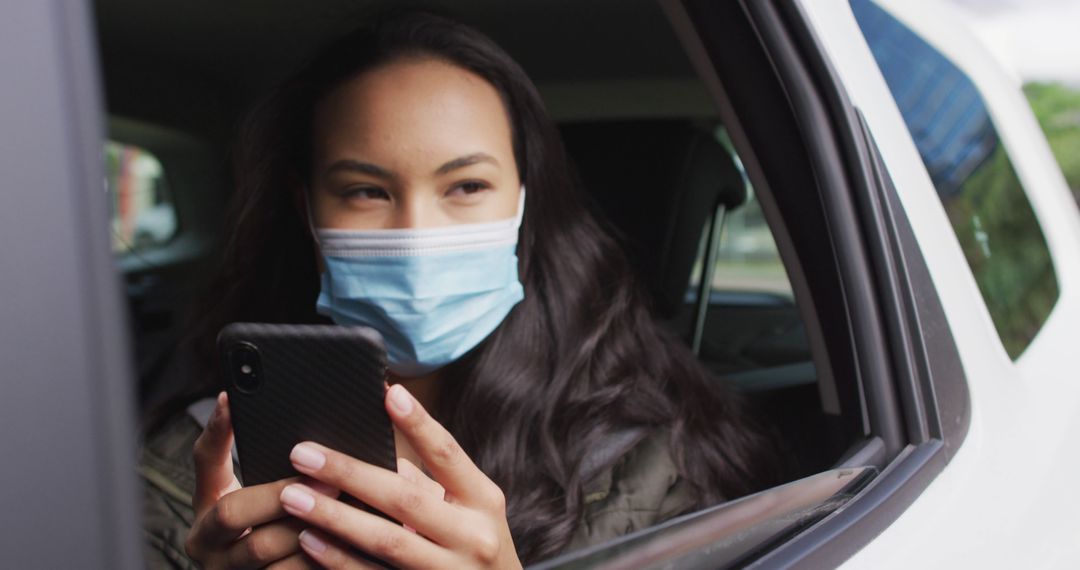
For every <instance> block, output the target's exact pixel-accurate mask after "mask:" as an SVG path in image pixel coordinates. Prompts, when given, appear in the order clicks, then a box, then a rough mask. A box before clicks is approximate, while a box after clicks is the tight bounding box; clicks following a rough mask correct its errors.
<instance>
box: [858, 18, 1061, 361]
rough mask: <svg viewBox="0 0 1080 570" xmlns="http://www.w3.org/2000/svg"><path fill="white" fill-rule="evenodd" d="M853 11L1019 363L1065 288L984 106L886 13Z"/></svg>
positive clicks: (964, 80)
mask: <svg viewBox="0 0 1080 570" xmlns="http://www.w3.org/2000/svg"><path fill="white" fill-rule="evenodd" d="M851 5H852V9H853V11H854V13H855V17H856V20H857V21H858V22H859V26H860V28H861V29H862V32H863V35H864V36H865V37H866V41H867V44H868V45H869V46H870V50H871V52H872V53H873V54H874V59H875V60H876V61H877V63H878V66H879V67H880V68H881V72H882V75H884V77H885V81H886V83H888V85H889V90H890V91H891V92H892V94H893V98H894V99H896V103H897V106H898V107H899V108H900V112H901V114H902V115H903V117H904V122H905V123H906V124H907V127H908V130H909V132H910V133H911V137H912V139H913V140H914V141H915V145H916V147H918V149H919V154H920V155H921V156H922V160H923V162H924V163H925V165H926V169H927V171H928V172H929V173H930V177H931V179H932V180H933V181H934V186H935V187H936V188H937V192H938V197H939V198H940V199H941V203H942V205H944V207H945V211H946V212H947V213H948V216H949V220H950V222H951V223H952V226H953V231H954V232H956V237H957V238H958V239H959V241H960V245H961V247H962V248H963V250H964V256H965V257H966V258H967V262H968V265H969V266H970V267H971V271H972V273H973V274H974V276H975V281H976V283H978V286H979V291H980V292H981V293H982V297H983V299H984V301H985V302H986V306H987V308H988V309H989V311H990V316H991V318H993V321H994V326H995V328H996V329H997V332H998V336H1000V337H1001V341H1002V344H1004V346H1005V350H1006V351H1007V352H1008V353H1009V356H1010V357H1012V358H1014V359H1015V358H1016V357H1018V356H1019V355H1020V354H1021V353H1022V352H1023V351H1024V349H1025V348H1027V346H1028V344H1030V343H1031V339H1032V338H1034V337H1035V334H1036V333H1037V332H1038V331H1039V328H1040V327H1041V326H1042V323H1043V322H1044V321H1045V320H1046V317H1047V316H1048V315H1049V314H1050V311H1051V309H1052V308H1053V306H1054V303H1055V302H1056V301H1057V297H1058V284H1057V277H1056V275H1055V273H1054V266H1053V263H1052V261H1051V259H1050V252H1049V250H1048V249H1047V247H1046V240H1045V238H1044V237H1043V234H1042V231H1041V229H1040V228H1039V224H1038V221H1037V220H1036V218H1035V213H1034V212H1033V211H1032V209H1031V204H1030V203H1029V202H1028V200H1027V196H1026V195H1025V194H1024V189H1023V187H1022V186H1021V184H1020V180H1019V178H1018V177H1017V175H1016V171H1015V170H1014V169H1013V166H1012V163H1011V162H1010V161H1009V157H1008V154H1007V153H1006V152H1005V149H1004V148H1003V147H1002V145H1001V141H1000V137H999V136H998V133H997V130H996V129H995V128H994V123H993V121H992V120H991V118H990V115H989V113H988V112H987V109H986V103H985V102H984V101H983V99H982V96H981V95H980V94H979V92H978V90H977V89H976V88H975V85H974V84H973V83H972V82H971V80H970V79H969V78H968V77H967V76H966V75H964V73H963V72H962V71H960V69H959V68H957V67H956V66H955V65H953V64H952V62H950V61H949V60H947V59H946V58H945V56H943V55H942V54H941V53H939V52H938V51H937V50H935V49H934V48H933V47H931V46H930V45H929V44H927V43H926V42H925V41H923V40H922V39H921V38H919V37H918V36H917V35H915V33H913V32H912V31H911V30H910V29H908V28H907V27H905V26H904V25H903V24H901V23H900V22H899V21H898V20H896V19H895V18H893V17H892V16H891V15H889V14H888V13H887V12H885V11H884V10H883V9H881V8H880V7H878V6H877V5H875V4H873V3H872V2H870V1H869V0H853V1H852V3H851Z"/></svg>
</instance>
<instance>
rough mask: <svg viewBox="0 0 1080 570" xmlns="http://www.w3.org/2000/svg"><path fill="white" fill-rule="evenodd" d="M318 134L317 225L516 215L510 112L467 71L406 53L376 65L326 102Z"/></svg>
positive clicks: (319, 112) (319, 110)
mask: <svg viewBox="0 0 1080 570" xmlns="http://www.w3.org/2000/svg"><path fill="white" fill-rule="evenodd" d="M313 136H314V141H313V142H312V149H313V157H312V158H313V161H312V164H313V171H312V211H313V215H314V218H315V224H316V225H317V226H318V227H321V228H332V229H360V230H367V229H389V228H433V227H439V226H449V225H454V224H467V223H480V222H492V221H497V220H502V219H506V218H511V217H513V216H514V215H515V214H516V213H517V205H518V195H519V188H520V178H519V176H518V171H517V165H516V164H515V162H514V152H513V143H512V140H511V133H510V123H509V121H508V118H507V113H506V109H505V107H504V105H503V103H502V99H501V98H500V97H499V93H498V91H496V90H495V88H494V87H493V86H492V85H491V84H489V83H488V82H487V81H486V80H484V79H483V78H481V77H480V76H478V75H476V74H473V73H472V72H469V71H467V70H464V69H462V68H460V67H456V66H454V65H452V64H449V63H445V62H443V61H440V60H435V59H403V60H398V61H395V62H391V63H389V64H386V65H383V66H379V67H377V68H375V69H373V70H371V71H368V72H366V73H364V74H363V75H361V76H359V77H357V78H355V79H352V80H350V81H348V82H347V83H344V84H343V85H341V86H340V87H338V88H336V89H335V90H334V91H332V92H330V94H329V95H328V96H327V97H326V98H325V99H323V101H322V102H320V103H319V105H318V106H317V107H316V109H315V115H314V125H313Z"/></svg>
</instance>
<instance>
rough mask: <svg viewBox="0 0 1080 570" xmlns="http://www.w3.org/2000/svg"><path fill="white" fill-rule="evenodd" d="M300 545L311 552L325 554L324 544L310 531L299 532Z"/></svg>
mask: <svg viewBox="0 0 1080 570" xmlns="http://www.w3.org/2000/svg"><path fill="white" fill-rule="evenodd" d="M300 544H302V545H304V548H306V549H308V550H311V551H313V552H320V553H321V552H326V543H325V542H323V541H321V540H319V537H317V536H315V533H313V532H311V531H310V530H304V531H301V532H300Z"/></svg>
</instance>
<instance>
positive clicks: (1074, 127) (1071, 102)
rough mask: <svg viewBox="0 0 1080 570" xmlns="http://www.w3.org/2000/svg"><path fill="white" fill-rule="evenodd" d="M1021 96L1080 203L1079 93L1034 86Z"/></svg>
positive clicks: (1052, 85) (1055, 86)
mask: <svg viewBox="0 0 1080 570" xmlns="http://www.w3.org/2000/svg"><path fill="white" fill-rule="evenodd" d="M1024 94H1025V95H1027V99H1028V102H1029V103H1030V104H1031V108H1032V110H1034V111H1035V116H1036V117H1037V118H1038V119H1039V125H1040V126H1042V130H1043V132H1044V133H1046V138H1047V140H1049V141H1050V149H1051V150H1053V152H1054V156H1055V157H1056V158H1057V161H1058V164H1060V165H1061V170H1062V172H1064V173H1065V180H1066V181H1068V183H1069V188H1071V189H1072V192H1073V197H1074V198H1076V200H1077V202H1078V203H1080V90H1077V89H1071V88H1069V87H1066V86H1065V85H1062V84H1060V83H1038V82H1035V83H1028V84H1027V85H1024Z"/></svg>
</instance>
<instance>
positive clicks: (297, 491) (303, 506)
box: [281, 485, 315, 514]
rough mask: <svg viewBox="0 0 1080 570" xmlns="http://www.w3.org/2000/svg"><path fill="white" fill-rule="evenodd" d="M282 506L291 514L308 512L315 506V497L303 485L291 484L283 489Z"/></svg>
mask: <svg viewBox="0 0 1080 570" xmlns="http://www.w3.org/2000/svg"><path fill="white" fill-rule="evenodd" d="M281 506H283V507H285V510H286V511H288V512H289V513H290V514H299V513H308V512H311V509H314V508H315V497H314V496H313V495H312V494H311V493H309V492H308V491H307V489H305V488H304V487H303V486H302V485H289V486H288V487H285V489H284V490H282V491H281Z"/></svg>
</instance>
